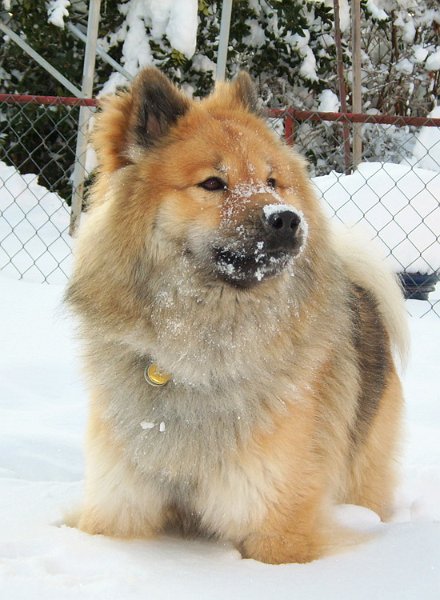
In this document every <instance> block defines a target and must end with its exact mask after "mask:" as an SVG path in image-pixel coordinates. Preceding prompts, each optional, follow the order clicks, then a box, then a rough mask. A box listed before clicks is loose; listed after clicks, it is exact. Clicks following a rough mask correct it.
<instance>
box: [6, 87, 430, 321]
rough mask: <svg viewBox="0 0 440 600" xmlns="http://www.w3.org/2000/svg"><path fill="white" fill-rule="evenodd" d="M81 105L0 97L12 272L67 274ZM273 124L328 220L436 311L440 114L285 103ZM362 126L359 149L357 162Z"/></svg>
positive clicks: (58, 278) (55, 278)
mask: <svg viewBox="0 0 440 600" xmlns="http://www.w3.org/2000/svg"><path fill="white" fill-rule="evenodd" d="M80 104H81V101H79V100H77V99H74V98H66V99H62V98H42V97H16V96H13V95H10V96H5V95H3V96H0V123H1V130H0V131H1V132H0V270H1V271H3V272H5V273H8V274H10V275H12V276H14V277H18V278H24V279H28V280H32V281H39V282H48V283H54V282H56V283H63V282H65V281H66V279H67V277H68V274H69V271H70V263H71V255H72V251H71V238H70V236H69V234H68V231H69V218H70V200H71V196H72V181H71V177H72V172H73V167H74V162H75V144H76V135H77V127H78V118H79V106H80ZM89 104H90V102H89ZM269 120H270V124H271V125H272V126H273V128H274V129H275V130H276V131H277V132H278V133H279V134H280V135H283V136H285V138H286V140H287V142H288V143H293V144H294V146H295V147H296V149H297V150H298V151H299V152H300V153H301V154H302V155H304V156H305V157H306V158H307V159H308V161H309V164H310V173H311V176H312V178H313V182H314V185H315V188H316V191H317V193H318V195H319V196H320V197H321V198H322V201H323V205H324V207H325V209H326V210H327V212H328V214H329V216H330V217H331V218H337V219H339V220H340V221H342V222H343V223H345V224H347V225H350V226H352V225H357V226H360V227H361V228H362V229H363V230H364V231H365V232H366V233H367V235H368V236H369V237H370V238H375V239H376V240H377V242H378V245H379V247H380V248H381V250H382V253H383V255H384V257H385V259H386V260H387V261H389V262H390V263H391V265H392V268H393V269H394V270H395V271H396V272H397V273H399V275H400V277H401V278H402V281H403V282H404V284H405V290H406V295H407V297H408V298H414V299H422V300H424V302H420V303H417V305H418V308H417V309H415V308H414V306H415V303H412V305H411V312H414V311H416V312H417V314H420V315H423V314H426V313H428V312H430V311H434V312H435V313H436V314H437V315H439V316H440V295H439V290H438V289H434V288H435V284H436V281H437V277H438V275H439V274H440V240H439V235H440V119H432V118H430V119H426V118H404V117H390V116H380V115H341V114H337V113H316V112H306V111H296V110H293V109H289V110H271V111H270V113H269ZM356 128H357V133H358V134H359V135H361V138H362V145H363V147H362V161H361V162H360V164H358V165H356V168H354V165H353V157H352V156H351V143H352V138H353V133H354V132H356V131H355V130H356ZM437 288H440V284H439V285H438V286H437Z"/></svg>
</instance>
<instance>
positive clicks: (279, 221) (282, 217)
mask: <svg viewBox="0 0 440 600" xmlns="http://www.w3.org/2000/svg"><path fill="white" fill-rule="evenodd" d="M261 220H262V222H263V227H264V230H265V231H266V234H267V238H268V240H267V241H268V242H269V244H270V246H271V249H273V250H275V249H286V250H287V249H289V248H293V247H294V246H295V245H296V243H297V237H298V229H299V225H300V223H301V217H300V216H299V215H298V213H296V212H294V211H293V210H287V209H281V208H280V210H267V208H266V207H265V208H263V210H262V216H261Z"/></svg>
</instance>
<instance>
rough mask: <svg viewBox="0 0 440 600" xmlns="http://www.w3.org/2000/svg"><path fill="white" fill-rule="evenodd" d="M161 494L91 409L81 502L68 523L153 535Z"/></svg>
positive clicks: (95, 530) (158, 525)
mask: <svg viewBox="0 0 440 600" xmlns="http://www.w3.org/2000/svg"><path fill="white" fill-rule="evenodd" d="M162 496H163V494H162V492H161V490H160V489H159V487H158V486H157V484H155V483H154V481H153V480H152V479H149V478H148V477H146V476H145V474H143V473H141V472H140V471H139V469H138V468H137V467H136V466H135V465H133V464H132V463H131V462H130V461H129V460H127V458H126V456H125V454H124V448H123V447H122V446H120V445H118V443H117V441H116V439H115V438H114V436H113V435H112V432H111V430H110V428H109V427H107V425H106V424H105V423H104V422H103V421H102V420H100V419H99V418H98V417H97V416H96V415H93V411H92V416H91V418H90V421H89V431H88V441H87V463H86V489H85V499H84V504H83V507H82V508H81V510H80V512H79V514H78V516H77V517H76V518H74V519H73V520H72V519H70V522H68V524H71V525H73V526H75V527H78V529H81V530H82V531H85V532H87V533H90V534H103V535H109V536H114V537H122V538H149V537H153V536H154V535H155V534H156V533H157V532H158V531H160V530H161V529H162V526H163V522H164V519H165V509H164V502H163V497H162ZM68 521H69V519H68ZM72 521H73V522H72Z"/></svg>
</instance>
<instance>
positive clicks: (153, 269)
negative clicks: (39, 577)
mask: <svg viewBox="0 0 440 600" xmlns="http://www.w3.org/2000/svg"><path fill="white" fill-rule="evenodd" d="M94 143H95V148H96V151H97V155H98V159H99V172H98V175H97V178H96V181H95V184H94V187H93V191H92V201H91V208H90V210H89V215H88V217H87V220H86V223H85V224H84V226H83V227H82V230H81V232H80V235H79V239H78V243H77V248H76V264H75V268H74V273H73V277H72V280H71V282H70V285H69V287H68V291H67V301H68V303H69V304H70V306H71V307H72V308H73V310H74V311H75V313H77V315H78V316H79V319H80V328H81V336H82V338H83V340H84V354H85V356H84V359H85V360H84V364H85V372H86V377H87V380H88V385H89V388H90V401H91V404H90V417H89V427H88V440H87V460H86V490H85V499H84V504H83V506H82V509H81V512H80V514H79V516H78V520H77V522H76V523H75V524H76V525H77V526H78V527H79V528H80V529H81V530H83V531H86V532H88V533H91V534H104V535H110V536H117V537H124V538H131V537H147V538H148V537H150V536H153V535H155V534H157V533H158V532H161V531H163V530H165V529H166V528H169V527H176V526H178V527H180V528H181V529H182V530H183V531H184V532H188V531H189V532H197V533H202V534H205V535H212V536H216V537H218V538H220V539H226V540H230V541H232V542H233V543H234V544H235V545H236V547H237V548H238V549H239V550H240V552H241V554H242V556H243V557H251V558H254V559H257V560H260V561H263V562H268V563H286V562H307V561H311V560H313V559H316V558H317V557H319V556H322V555H323V554H325V552H327V551H329V550H330V549H331V548H332V546H334V545H338V543H339V542H338V539H339V537H340V535H339V533H338V532H337V530H336V528H335V527H334V526H333V525H332V524H331V518H330V507H331V505H332V504H333V503H337V502H347V503H354V504H361V505H364V506H367V507H369V508H371V509H372V510H374V511H376V512H377V513H378V514H379V515H380V516H381V517H382V518H383V519H385V518H386V517H387V516H388V515H389V514H390V510H391V507H392V496H393V488H394V485H395V475H394V462H395V454H396V445H397V443H398V438H399V430H400V424H401V412H402V394H401V386H400V383H399V378H398V376H397V374H396V368H395V363H394V359H393V349H396V348H397V350H400V351H403V349H404V345H405V319H404V309H403V302H402V297H401V293H400V289H399V287H398V285H397V284H396V282H395V281H394V279H393V278H392V276H391V275H389V274H388V273H387V272H386V270H385V269H384V267H383V266H382V264H381V263H380V261H377V260H373V259H370V258H368V257H367V250H366V248H365V247H364V246H363V245H359V244H358V245H357V246H356V244H354V245H353V243H352V241H350V240H349V239H348V238H347V236H346V235H345V234H344V233H342V232H337V233H335V232H334V231H333V230H332V229H331V228H330V225H329V223H328V222H327V220H326V218H325V217H324V214H323V211H322V209H321V207H320V205H319V203H318V201H317V199H316V197H315V195H314V192H313V188H312V186H311V184H310V182H309V179H308V176H307V172H306V165H305V163H304V161H303V160H302V159H301V158H300V157H299V156H298V155H297V154H296V153H295V152H294V151H293V150H292V149H291V148H290V147H288V146H286V145H285V144H284V143H283V142H282V141H280V139H279V138H278V136H277V135H275V134H274V133H273V132H272V131H271V130H270V128H268V127H267V125H266V123H265V122H264V120H263V119H262V118H261V116H260V115H259V111H258V106H257V98H256V94H255V90H254V87H253V84H252V82H251V80H250V78H249V77H248V76H247V75H246V74H244V73H241V74H240V75H239V76H238V77H237V78H236V79H235V80H234V81H233V82H231V83H223V84H220V85H218V86H217V87H216V89H215V91H214V93H213V94H212V95H211V96H209V97H208V98H206V99H204V100H202V101H200V102H194V101H191V100H189V99H188V98H186V97H185V96H184V95H183V94H182V93H181V92H180V91H179V90H178V89H176V88H175V87H174V85H173V84H171V82H170V81H169V80H168V79H167V78H166V77H165V76H163V75H162V74H161V73H160V72H159V71H157V70H155V69H146V70H144V71H143V72H142V73H140V74H139V75H138V76H137V78H136V79H135V81H134V82H133V85H132V86H131V89H129V90H128V91H125V92H123V93H121V94H119V95H115V96H114V97H109V98H107V99H106V100H104V101H103V110H102V112H101V113H100V115H99V117H98V119H97V123H96V130H95V134H94Z"/></svg>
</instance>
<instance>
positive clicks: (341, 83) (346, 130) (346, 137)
mask: <svg viewBox="0 0 440 600" xmlns="http://www.w3.org/2000/svg"><path fill="white" fill-rule="evenodd" d="M333 10H334V16H335V44H336V62H337V69H338V87H339V100H340V102H341V113H343V114H347V92H346V89H345V80H344V59H343V56H342V43H341V23H340V21H339V0H333ZM342 139H343V145H344V170H345V173H346V174H348V173H350V166H351V160H350V154H351V147H350V127H349V124H348V122H347V120H345V119H344V121H343V123H342Z"/></svg>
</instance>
